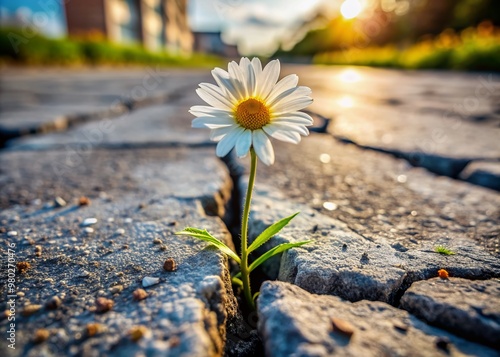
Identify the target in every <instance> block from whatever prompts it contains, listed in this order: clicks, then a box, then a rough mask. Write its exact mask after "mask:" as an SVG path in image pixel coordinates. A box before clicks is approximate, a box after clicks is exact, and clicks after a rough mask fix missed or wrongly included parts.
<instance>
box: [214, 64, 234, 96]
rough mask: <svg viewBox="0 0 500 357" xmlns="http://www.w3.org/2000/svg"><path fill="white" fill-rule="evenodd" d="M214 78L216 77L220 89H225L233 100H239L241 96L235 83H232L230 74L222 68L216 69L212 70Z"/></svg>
mask: <svg viewBox="0 0 500 357" xmlns="http://www.w3.org/2000/svg"><path fill="white" fill-rule="evenodd" d="M212 76H213V77H214V79H215V81H216V82H217V84H218V85H219V87H221V88H225V90H226V91H227V93H228V94H229V95H230V96H231V99H232V100H234V101H237V99H238V98H239V94H238V91H237V90H236V87H235V86H234V84H233V82H232V81H231V78H230V77H229V73H227V72H226V71H224V70H223V69H221V68H217V67H216V68H214V69H213V70H212Z"/></svg>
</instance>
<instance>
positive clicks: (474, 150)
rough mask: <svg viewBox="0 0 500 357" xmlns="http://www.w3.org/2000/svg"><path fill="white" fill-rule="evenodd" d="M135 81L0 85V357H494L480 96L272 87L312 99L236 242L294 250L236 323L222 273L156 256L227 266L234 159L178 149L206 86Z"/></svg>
mask: <svg viewBox="0 0 500 357" xmlns="http://www.w3.org/2000/svg"><path fill="white" fill-rule="evenodd" d="M152 71H153V72H152ZM154 71H155V69H149V70H148V69H144V71H137V70H132V71H129V70H127V71H122V70H96V71H93V72H88V71H84V70H79V71H69V70H64V71H62V72H61V73H62V75H57V73H59V72H57V71H55V70H48V71H46V72H45V73H42V72H39V71H33V70H10V71H8V73H5V75H3V76H2V80H1V81H0V88H1V91H2V96H1V99H0V105H1V108H2V110H1V112H0V136H1V137H2V140H4V141H5V142H4V144H5V145H4V146H5V147H4V148H3V149H2V150H1V151H0V186H1V190H0V207H1V208H2V211H1V213H0V236H1V238H2V241H4V242H6V243H15V244H16V246H15V252H16V255H15V259H16V262H17V263H19V265H18V266H17V269H16V284H17V294H16V298H15V300H16V315H15V317H16V339H17V340H16V347H17V348H16V350H15V351H14V352H15V353H12V352H13V351H12V350H10V349H8V347H7V343H6V340H2V341H1V343H0V355H2V356H3V355H6V356H10V355H14V356H39V355H47V356H51V355H53V356H62V355H84V356H94V355H95V356H97V355H102V354H108V355H112V356H118V355H130V356H136V355H137V356H138V355H148V356H149V355H151V356H156V355H169V356H181V355H182V356H205V355H213V356H221V355H223V354H225V355H227V356H252V355H263V354H264V353H265V354H266V355H269V356H285V355H290V354H292V353H295V354H296V355H302V356H318V355H352V356H357V355H366V356H370V355H374V356H375V355H380V354H384V355H389V356H392V355H394V356H395V355H399V356H400V355H422V356H424V355H425V356H429V355H430V356H434V355H436V356H444V355H453V356H454V355H474V356H494V355H497V353H496V352H495V349H500V346H499V341H498V337H497V336H498V334H499V316H500V311H499V310H498V309H499V306H500V304H499V303H498V301H499V299H500V290H499V288H498V278H500V259H499V258H500V255H499V254H500V230H499V220H500V211H499V209H500V208H499V207H500V194H499V193H498V192H497V191H495V189H497V190H498V189H499V188H498V186H497V182H498V177H499V176H498V172H499V171H498V168H499V166H498V163H499V161H498V160H499V158H500V155H498V149H499V147H498V144H497V141H498V140H495V139H496V137H498V135H497V134H498V123H499V118H498V117H499V115H498V111H499V107H498V98H499V95H500V94H499V92H498V91H499V90H500V88H499V86H498V83H497V82H498V81H497V79H496V77H491V80H490V77H488V75H487V74H485V75H482V76H483V77H484V78H483V77H480V75H474V74H460V73H434V72H402V71H386V70H371V69H366V68H358V69H355V70H353V69H346V68H342V67H330V68H323V67H317V68H314V67H304V66H303V67H285V72H297V73H298V74H299V77H300V78H301V84H304V85H309V86H310V87H311V88H312V89H313V93H314V94H313V96H314V98H315V100H316V102H315V104H314V106H313V108H312V109H311V110H312V112H313V116H314V118H315V127H314V131H316V133H312V134H311V136H310V137H307V138H304V140H303V142H302V143H301V144H300V145H298V146H294V145H290V144H284V143H278V142H275V143H274V145H275V150H276V164H275V165H274V166H272V167H265V166H264V165H259V169H258V179H257V186H256V192H255V198H254V204H253V209H254V211H253V212H252V216H251V225H250V235H251V236H252V237H255V236H256V235H257V234H258V233H260V231H261V230H262V229H263V228H265V227H266V226H268V225H269V224H271V223H272V222H273V221H276V220H277V219H279V218H282V217H284V216H286V215H289V214H291V213H294V212H297V211H301V214H300V215H299V216H297V217H296V218H295V220H294V221H293V222H292V224H291V225H290V226H289V227H287V228H286V229H284V230H283V231H282V232H280V233H279V234H278V235H277V237H276V238H275V239H273V240H272V241H271V242H270V243H268V244H266V246H265V247H262V248H261V251H262V250H265V249H267V248H270V247H272V246H273V245H276V244H278V243H282V242H286V241H296V240H302V239H311V240H312V241H313V242H311V243H310V244H308V245H305V246H303V247H301V248H297V249H292V250H290V251H288V252H286V253H284V254H283V255H282V256H281V257H275V258H274V259H273V260H271V261H270V262H269V263H267V264H265V265H263V266H262V269H259V271H258V272H257V274H256V276H255V280H256V281H257V280H258V279H263V278H267V279H278V280H282V281H283V282H266V283H264V285H263V286H262V291H261V295H260V297H259V300H258V311H257V314H256V315H254V314H250V315H248V314H247V313H246V312H244V311H243V312H242V311H240V309H239V308H238V306H237V300H238V294H237V292H238V291H237V290H235V291H234V292H233V289H232V287H231V284H230V272H231V271H232V270H233V267H234V264H233V263H232V262H230V261H228V260H227V258H225V257H224V256H223V255H221V254H220V253H219V252H218V251H217V250H215V249H214V248H212V247H210V246H208V245H207V244H206V243H203V242H199V241H196V240H194V239H191V238H186V237H178V236H175V235H174V234H173V233H174V232H175V231H177V230H180V229H182V228H184V227H185V226H187V225H190V226H196V227H202V228H207V229H208V230H209V231H211V232H212V233H214V234H215V235H216V236H217V237H220V238H221V239H223V240H225V241H226V242H227V244H229V245H230V246H236V247H238V245H239V241H238V235H237V234H235V235H233V236H232V237H231V235H230V233H229V232H234V231H235V228H237V227H236V225H237V221H238V220H237V219H235V218H237V217H239V216H241V197H242V196H243V194H244V190H245V184H246V182H245V180H246V178H245V176H244V175H242V170H241V167H240V166H239V165H241V164H243V165H248V162H247V161H248V159H244V160H236V159H235V158H234V157H228V158H226V160H225V161H224V162H223V161H221V160H218V159H217V158H216V157H215V145H214V144H213V143H211V142H210V141H209V140H208V138H209V133H208V131H203V130H194V129H191V128H190V122H191V119H192V118H191V115H190V114H189V113H187V110H188V109H189V107H190V106H191V105H196V104H200V103H201V101H200V99H198V98H197V96H196V94H195V92H194V90H195V88H196V86H197V84H198V83H199V82H202V81H210V79H209V75H208V74H209V72H208V71H182V70H172V71H169V70H167V71H157V72H156V73H160V74H161V76H160V75H158V76H156V74H155V72H154ZM165 73H166V74H165ZM2 74H4V73H2ZM155 78H156V79H159V80H158V81H155ZM160 80H161V81H160ZM484 81H486V82H484ZM156 82H158V85H157V86H153V85H154V84H155V83H156ZM481 83H482V84H481ZM489 83H492V84H491V85H490V84H489ZM479 85H482V87H480V89H478V90H477V93H479V95H480V97H479V98H478V101H477V105H475V104H474V103H476V101H474V100H473V99H468V98H475V97H474V95H475V93H476V92H475V89H476V87H477V86H479ZM153 87H154V88H153ZM141 88H142V89H141ZM148 88H149V89H148ZM4 94H5V95H4ZM487 94H489V95H487ZM471 96H472V97H471ZM457 102H458V103H459V105H460V103H461V104H462V105H463V106H464V107H467V108H468V109H467V110H468V111H467V112H459V111H458V109H456V108H455V107H456V106H455V104H456V103H457ZM472 104H474V105H475V106H474V107H472ZM450 108H451V109H450ZM449 111H451V112H450V113H448V112H449ZM447 113H448V114H447ZM457 113H458V114H457ZM464 113H465V114H464ZM459 114H461V115H459ZM448 116H449V117H450V118H453V120H454V121H453V123H455V127H451V124H450V122H447V121H446V120H448V119H447V118H448ZM61 118H62V119H61ZM325 118H326V120H325ZM328 119H330V120H328ZM327 124H328V125H327ZM448 127H450V130H446V133H445V134H446V140H441V141H438V142H437V144H436V146H435V147H434V148H432V149H429V148H427V147H423V148H422V147H421V146H418V145H417V144H419V143H424V142H426V141H427V140H431V141H432V140H436V137H438V136H436V135H437V134H436V131H435V130H437V129H439V130H444V129H446V128H448ZM452 129H453V130H452ZM41 132H44V134H43V135H42V134H40V133H41ZM317 132H319V133H317ZM24 133H38V134H37V135H31V136H22V135H21V134H24ZM438 134H439V133H438ZM415 153H417V154H418V155H416V154H415ZM417 159H418V160H417ZM419 160H420V161H419ZM426 160H427V161H426ZM415 166H422V167H415ZM436 173H437V174H439V175H441V176H438V175H436ZM481 186H484V187H481ZM488 187H489V188H488ZM491 188H493V190H492V189H491ZM285 194H286V195H285ZM82 197H83V198H82ZM88 203H90V204H88ZM440 245H441V246H444V247H446V248H448V249H450V250H451V251H453V253H455V254H453V255H441V254H439V253H437V252H436V251H435V249H436V247H437V246H440ZM0 249H1V254H2V256H5V257H7V249H8V247H7V245H6V244H2V245H1V248H0ZM169 258H173V260H174V261H175V264H174V263H173V262H172V261H171V260H169ZM173 265H175V266H173ZM441 269H445V270H446V271H447V272H448V274H449V278H448V279H441V278H437V276H438V274H439V273H438V271H439V270H441ZM6 272H7V269H3V270H2V275H1V280H2V284H1V286H0V294H1V295H2V296H6V295H7V286H6V284H5V283H4V281H6V278H7V273H6ZM441 274H443V273H441ZM144 278H146V279H145V280H144ZM140 289H142V290H140ZM235 293H236V294H235ZM311 293H313V294H320V295H313V294H311ZM2 301H3V302H2V303H1V304H0V309H1V310H2V311H3V310H7V309H8V308H9V306H8V305H7V300H5V299H4V300H2ZM257 319H258V323H257V322H256V320H257ZM8 323H9V321H8V314H7V312H5V313H2V315H1V316H0V327H1V329H2V330H4V329H5V331H7V326H8ZM257 327H258V328H257ZM478 330H479V331H481V333H480V334H478V333H477V331H478Z"/></svg>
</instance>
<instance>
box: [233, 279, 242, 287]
mask: <svg viewBox="0 0 500 357" xmlns="http://www.w3.org/2000/svg"><path fill="white" fill-rule="evenodd" d="M231 281H232V282H233V284H234V285H238V286H240V287H243V282H242V281H241V279H238V278H237V277H236V276H233V278H232V279H231Z"/></svg>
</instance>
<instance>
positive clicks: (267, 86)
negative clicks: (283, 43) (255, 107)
mask: <svg viewBox="0 0 500 357" xmlns="http://www.w3.org/2000/svg"><path fill="white" fill-rule="evenodd" d="M279 76H280V62H279V61H278V60H273V61H271V62H269V63H268V64H267V66H266V67H264V69H263V70H262V73H261V74H260V76H259V78H258V82H259V84H258V86H259V89H258V91H257V92H256V95H257V96H259V97H261V98H267V96H268V95H269V93H270V92H271V90H272V89H273V87H274V85H275V84H276V82H277V81H278V78H279Z"/></svg>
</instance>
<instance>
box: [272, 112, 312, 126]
mask: <svg viewBox="0 0 500 357" xmlns="http://www.w3.org/2000/svg"><path fill="white" fill-rule="evenodd" d="M281 119H286V120H297V123H299V120H300V119H302V120H304V123H302V122H300V124H304V125H305V123H306V122H307V123H309V124H312V123H313V122H314V121H313V118H312V117H311V116H310V115H309V114H307V113H304V112H293V113H285V114H281V115H277V116H275V117H274V119H273V121H274V120H281Z"/></svg>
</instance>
